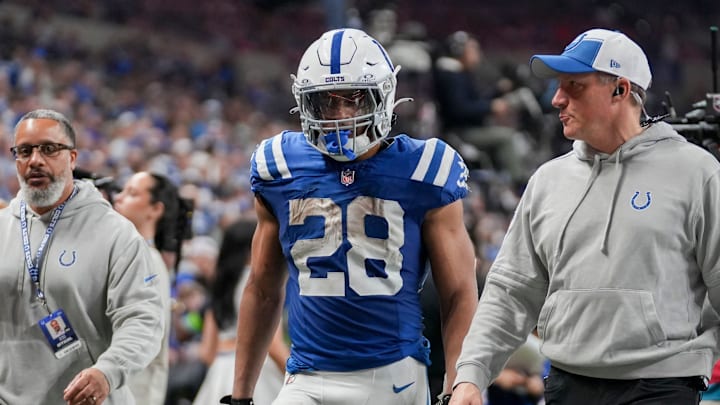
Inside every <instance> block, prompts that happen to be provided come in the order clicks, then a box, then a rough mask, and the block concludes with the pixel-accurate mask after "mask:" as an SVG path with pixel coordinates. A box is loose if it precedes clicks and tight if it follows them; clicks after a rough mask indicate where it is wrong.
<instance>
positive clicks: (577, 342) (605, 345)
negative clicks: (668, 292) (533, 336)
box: [538, 289, 666, 367]
mask: <svg viewBox="0 0 720 405" xmlns="http://www.w3.org/2000/svg"><path fill="white" fill-rule="evenodd" d="M538 333H539V334H540V337H542V338H543V341H544V342H543V344H542V351H543V354H545V355H546V356H547V357H549V358H550V359H552V360H554V361H559V362H562V363H565V364H571V365H576V366H594V367H597V366H600V365H603V364H610V363H611V364H615V365H619V364H623V363H631V362H634V361H637V360H638V359H639V358H640V357H643V355H642V354H643V353H645V354H647V353H646V352H647V351H652V349H653V347H655V346H657V345H660V344H662V343H663V342H664V341H665V340H666V337H665V332H664V331H663V329H662V326H661V324H660V321H659V318H658V315H657V311H656V309H655V302H654V300H653V296H652V294H651V293H649V292H647V291H637V290H613V289H607V290H569V291H558V292H556V293H554V294H553V295H551V296H550V297H549V299H548V300H547V302H546V304H545V305H544V306H543V309H542V311H541V312H540V317H539V319H538Z"/></svg>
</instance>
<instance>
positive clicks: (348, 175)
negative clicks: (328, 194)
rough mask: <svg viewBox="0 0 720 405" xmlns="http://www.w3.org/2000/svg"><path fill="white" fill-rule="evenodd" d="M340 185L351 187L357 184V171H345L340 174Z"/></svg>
mask: <svg viewBox="0 0 720 405" xmlns="http://www.w3.org/2000/svg"><path fill="white" fill-rule="evenodd" d="M340 183H342V184H344V185H345V186H349V185H351V184H353V183H355V170H350V169H345V170H343V171H342V172H341V173H340Z"/></svg>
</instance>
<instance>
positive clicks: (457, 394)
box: [450, 383, 483, 405]
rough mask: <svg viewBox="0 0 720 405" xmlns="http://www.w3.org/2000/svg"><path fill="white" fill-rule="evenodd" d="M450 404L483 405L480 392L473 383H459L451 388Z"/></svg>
mask: <svg viewBox="0 0 720 405" xmlns="http://www.w3.org/2000/svg"><path fill="white" fill-rule="evenodd" d="M450 405H483V402H482V393H481V392H480V389H479V388H478V387H477V385H475V384H471V383H460V384H458V385H457V386H456V387H455V389H453V393H452V397H451V398H450Z"/></svg>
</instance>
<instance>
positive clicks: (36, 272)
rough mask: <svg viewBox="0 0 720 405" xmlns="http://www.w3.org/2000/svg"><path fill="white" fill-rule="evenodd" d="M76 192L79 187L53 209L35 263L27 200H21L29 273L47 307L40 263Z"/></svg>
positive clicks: (21, 223)
mask: <svg viewBox="0 0 720 405" xmlns="http://www.w3.org/2000/svg"><path fill="white" fill-rule="evenodd" d="M75 194H77V187H73V191H72V194H70V197H68V199H67V200H65V201H63V203H62V204H60V205H58V207H57V208H55V210H54V211H53V214H52V218H51V219H50V224H48V227H47V229H46V230H45V236H43V238H42V241H41V242H40V246H39V247H38V251H37V257H36V259H35V260H36V261H35V263H34V264H33V259H32V253H31V252H30V235H29V232H28V224H27V206H26V204H25V200H22V201H20V230H21V231H22V240H23V250H24V251H25V263H26V264H27V268H28V273H30V280H31V281H32V283H33V286H34V287H35V294H36V298H37V300H38V301H40V302H41V303H42V305H43V306H44V307H45V308H46V309H47V303H46V301H45V293H43V291H42V289H40V264H41V263H42V258H43V255H44V254H45V246H47V243H48V241H50V238H51V237H52V234H53V232H55V225H56V224H57V221H58V219H60V214H62V212H63V210H64V209H65V204H67V202H68V201H70V199H72V198H73V197H74V196H75Z"/></svg>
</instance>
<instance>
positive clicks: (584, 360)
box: [455, 123, 720, 389]
mask: <svg viewBox="0 0 720 405" xmlns="http://www.w3.org/2000/svg"><path fill="white" fill-rule="evenodd" d="M706 296H707V297H708V298H709V299H710V300H709V301H710V303H711V304H712V306H713V308H714V309H715V310H716V311H717V310H719V309H720V164H719V163H718V162H717V161H716V159H715V158H714V157H713V156H712V155H711V154H710V153H708V152H707V151H705V150H703V149H702V148H700V147H697V146H695V145H693V144H691V143H689V142H687V141H686V140H685V138H683V137H682V136H680V135H678V134H677V133H676V132H675V131H674V130H673V129H672V127H670V126H669V125H668V124H666V123H656V124H654V125H652V126H651V127H650V128H648V129H647V130H645V131H644V132H643V133H642V134H640V135H638V136H636V137H634V138H632V139H630V140H629V141H627V142H626V143H625V144H623V145H622V146H621V147H620V148H618V150H616V151H615V152H614V153H612V154H610V155H607V154H604V153H599V152H596V151H594V150H592V148H591V147H590V146H589V145H587V144H585V143H584V142H581V141H576V142H575V143H574V145H573V151H571V152H569V153H568V154H566V155H564V156H561V157H558V158H556V159H554V160H552V161H550V162H547V163H546V164H544V165H543V166H541V167H540V168H539V169H538V170H537V171H536V173H535V174H534V175H533V176H532V178H531V179H530V181H529V184H528V187H527V189H526V191H525V193H524V194H523V196H522V199H521V202H520V204H519V206H518V208H517V210H516V212H515V215H514V217H513V220H512V223H511V224H510V227H509V229H508V233H507V235H506V237H505V240H504V242H503V245H502V248H501V250H500V253H499V255H498V257H497V259H496V261H495V263H494V264H493V266H492V269H491V270H490V273H489V275H488V278H487V281H486V285H485V288H484V291H483V295H482V297H481V299H480V305H479V306H478V308H477V312H476V314H475V318H474V319H473V324H472V326H471V328H470V331H469V333H468V336H467V337H466V339H465V342H464V345H463V349H462V353H461V355H460V358H459V360H458V363H457V367H458V376H457V378H456V380H455V383H456V384H457V383H460V382H471V383H474V384H476V385H477V386H478V387H479V388H480V389H484V388H486V387H487V385H488V384H489V383H490V382H491V381H492V379H493V378H495V377H496V376H497V375H498V373H499V372H500V370H501V369H502V367H503V365H504V364H505V361H506V360H507V359H508V357H509V356H510V354H511V353H512V352H513V350H514V349H515V348H517V347H518V346H519V345H520V344H521V343H523V342H525V339H526V337H527V335H528V333H530V332H531V330H532V329H533V328H534V327H535V326H536V325H537V330H538V334H539V337H540V339H541V340H542V345H541V352H542V354H543V355H545V356H546V357H548V358H549V359H550V360H551V361H552V363H553V365H554V366H556V367H559V368H561V369H563V370H566V371H568V372H571V373H576V374H580V375H585V376H590V377H598V378H615V379H634V378H654V377H678V376H694V375H709V374H710V370H711V366H712V364H713V357H714V350H715V348H716V345H717V333H718V327H717V325H716V324H713V325H708V324H704V323H703V322H702V312H703V309H702V308H703V301H704V299H705V298H706Z"/></svg>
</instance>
